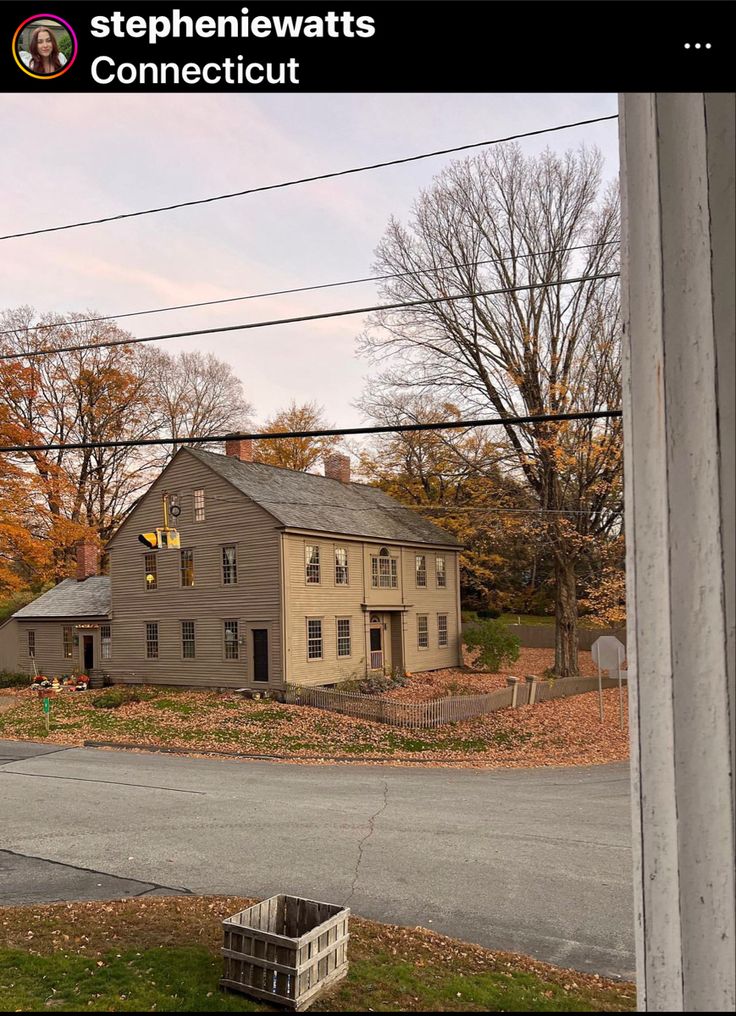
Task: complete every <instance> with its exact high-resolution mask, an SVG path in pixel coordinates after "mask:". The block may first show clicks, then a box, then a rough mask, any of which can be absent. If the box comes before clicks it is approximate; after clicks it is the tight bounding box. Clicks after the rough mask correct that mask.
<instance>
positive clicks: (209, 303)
mask: <svg viewBox="0 0 736 1016" xmlns="http://www.w3.org/2000/svg"><path fill="white" fill-rule="evenodd" d="M619 242H620V241H619V240H602V241H599V242H598V243H582V244H578V245H577V246H575V247H553V248H551V249H550V250H537V251H530V252H529V253H528V254H509V255H508V256H507V257H503V258H487V259H485V260H482V261H462V262H460V263H457V264H455V263H453V264H451V265H450V264H448V265H437V266H436V267H433V268H418V269H416V271H413V272H391V273H389V274H388V275H367V276H366V277H365V278H362V279H346V280H344V281H342V282H322V283H319V284H318V285H314V286H296V287H295V288H293V289H274V290H271V291H269V292H267V293H249V294H247V295H246V296H228V297H225V298H224V299H221V300H201V301H199V302H197V303H180V304H176V305H174V306H172V307H153V308H152V309H150V310H133V311H128V312H127V313H126V314H106V315H105V316H104V317H89V318H74V319H72V320H71V321H57V322H51V323H48V324H42V325H29V326H24V327H22V328H6V329H5V331H0V336H3V335H17V334H18V332H24V333H28V332H38V331H42V330H46V329H49V328H64V327H68V326H71V325H90V324H96V323H97V322H99V321H119V320H120V319H122V318H131V317H142V316H144V315H146V314H166V313H168V312H169V311H172V310H193V309H194V308H196V307H216V306H218V305H220V304H223V303H240V302H241V301H243V300H262V299H264V298H266V297H269V296H289V295H290V294H292V293H311V292H314V291H315V290H317V289H334V288H336V287H338V286H357V285H358V284H360V283H363V282H383V281H385V280H386V279H404V278H407V277H408V276H415V275H431V274H432V273H433V272H444V271H449V270H452V269H456V268H472V267H475V266H477V265H491V264H501V263H503V262H504V261H515V260H518V259H520V258H533V257H544V256H545V255H547V254H564V253H567V252H568V251H575V250H590V249H591V248H593V247H610V246H611V245H612V244H615V243H619Z"/></svg>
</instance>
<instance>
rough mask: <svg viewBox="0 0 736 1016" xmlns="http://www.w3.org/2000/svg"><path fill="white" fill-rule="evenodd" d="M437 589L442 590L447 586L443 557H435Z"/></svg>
mask: <svg viewBox="0 0 736 1016" xmlns="http://www.w3.org/2000/svg"><path fill="white" fill-rule="evenodd" d="M436 573H437V588H438V589H444V588H445V587H446V586H447V567H446V565H445V558H444V556H440V555H439V554H438V555H437V567H436Z"/></svg>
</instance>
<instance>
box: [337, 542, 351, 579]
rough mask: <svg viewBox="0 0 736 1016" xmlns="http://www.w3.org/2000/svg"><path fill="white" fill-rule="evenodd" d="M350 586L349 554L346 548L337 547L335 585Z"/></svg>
mask: <svg viewBox="0 0 736 1016" xmlns="http://www.w3.org/2000/svg"><path fill="white" fill-rule="evenodd" d="M347 584H348V552H347V548H346V547H335V585H336V586H346V585H347Z"/></svg>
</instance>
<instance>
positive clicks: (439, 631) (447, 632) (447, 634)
mask: <svg viewBox="0 0 736 1016" xmlns="http://www.w3.org/2000/svg"><path fill="white" fill-rule="evenodd" d="M441 617H442V618H444V619H445V631H444V635H445V641H444V642H443V641H442V626H441V625H440V618H441ZM449 622H450V616H449V614H447V613H445V612H443V613H441V614H438V615H437V648H438V649H447V647H448V646H449V645H450V623H449Z"/></svg>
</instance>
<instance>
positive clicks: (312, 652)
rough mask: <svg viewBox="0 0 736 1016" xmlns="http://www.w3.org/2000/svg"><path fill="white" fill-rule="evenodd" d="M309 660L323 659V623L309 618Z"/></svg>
mask: <svg viewBox="0 0 736 1016" xmlns="http://www.w3.org/2000/svg"><path fill="white" fill-rule="evenodd" d="M307 659H308V660H321V659H322V622H321V621H320V620H318V619H317V618H313V617H310V618H307Z"/></svg>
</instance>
